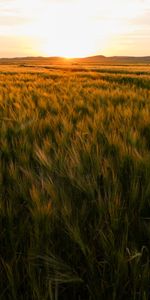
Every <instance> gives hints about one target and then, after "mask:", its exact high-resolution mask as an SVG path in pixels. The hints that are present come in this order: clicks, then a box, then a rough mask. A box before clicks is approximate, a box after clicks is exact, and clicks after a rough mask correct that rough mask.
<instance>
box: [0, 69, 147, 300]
mask: <svg viewBox="0 0 150 300" xmlns="http://www.w3.org/2000/svg"><path fill="white" fill-rule="evenodd" d="M118 70H119V71H118V72H117V68H114V69H113V68H111V67H110V68H109V72H107V69H106V72H104V68H103V70H102V72H101V70H100V69H99V70H95V71H94V70H93V71H92V70H91V71H89V70H88V72H87V71H85V72H84V70H82V71H77V70H76V72H74V70H73V69H72V70H65V69H62V70H58V69H57V70H48V69H45V70H42V71H41V70H40V71H39V72H38V71H36V72H31V70H29V71H28V70H26V71H24V72H20V71H19V69H18V72H17V71H12V72H11V69H9V70H8V71H6V70H5V72H4V70H3V71H2V72H1V73H0V144H1V148H0V226H1V227H0V228H1V232H0V238H1V243H0V252H1V253H0V276H1V280H0V299H1V300H5V299H8V300H28V299H29V300H30V299H31V300H58V299H59V300H70V299H72V300H100V299H106V300H119V299H120V300H123V299H125V300H127V299H129V300H130V299H131V300H133V299H134V300H147V299H149V295H150V90H149V87H150V75H149V70H148V68H147V71H146V72H144V71H142V70H141V71H140V74H138V73H137V72H138V70H136V68H133V69H132V66H131V67H130V72H129V70H128V68H127V67H126V68H125V67H124V68H123V70H122V72H121V69H120V68H118ZM128 72H129V74H128Z"/></svg>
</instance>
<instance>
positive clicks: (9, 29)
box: [0, 0, 150, 58]
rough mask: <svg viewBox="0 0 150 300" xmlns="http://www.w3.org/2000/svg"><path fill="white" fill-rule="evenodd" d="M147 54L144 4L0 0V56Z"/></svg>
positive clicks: (147, 1)
mask: <svg viewBox="0 0 150 300" xmlns="http://www.w3.org/2000/svg"><path fill="white" fill-rule="evenodd" d="M98 54H100V55H106V56H113V55H131V56H148V55H150V0H0V57H17V56H64V57H68V58H69V57H85V56H90V55H98Z"/></svg>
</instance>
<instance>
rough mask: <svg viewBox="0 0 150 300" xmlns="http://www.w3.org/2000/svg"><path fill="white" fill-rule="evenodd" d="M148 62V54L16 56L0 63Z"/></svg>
mask: <svg viewBox="0 0 150 300" xmlns="http://www.w3.org/2000/svg"><path fill="white" fill-rule="evenodd" d="M64 63H65V64H68V65H70V64H114V65H117V64H150V56H144V57H134V56H111V57H106V56H103V55H97V56H90V57H85V58H73V59H65V58H63V57H57V56H56V57H41V56H38V57H16V58H1V59H0V64H7V65H10V64H15V65H16V64H17V65H18V64H25V65H61V64H64Z"/></svg>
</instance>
